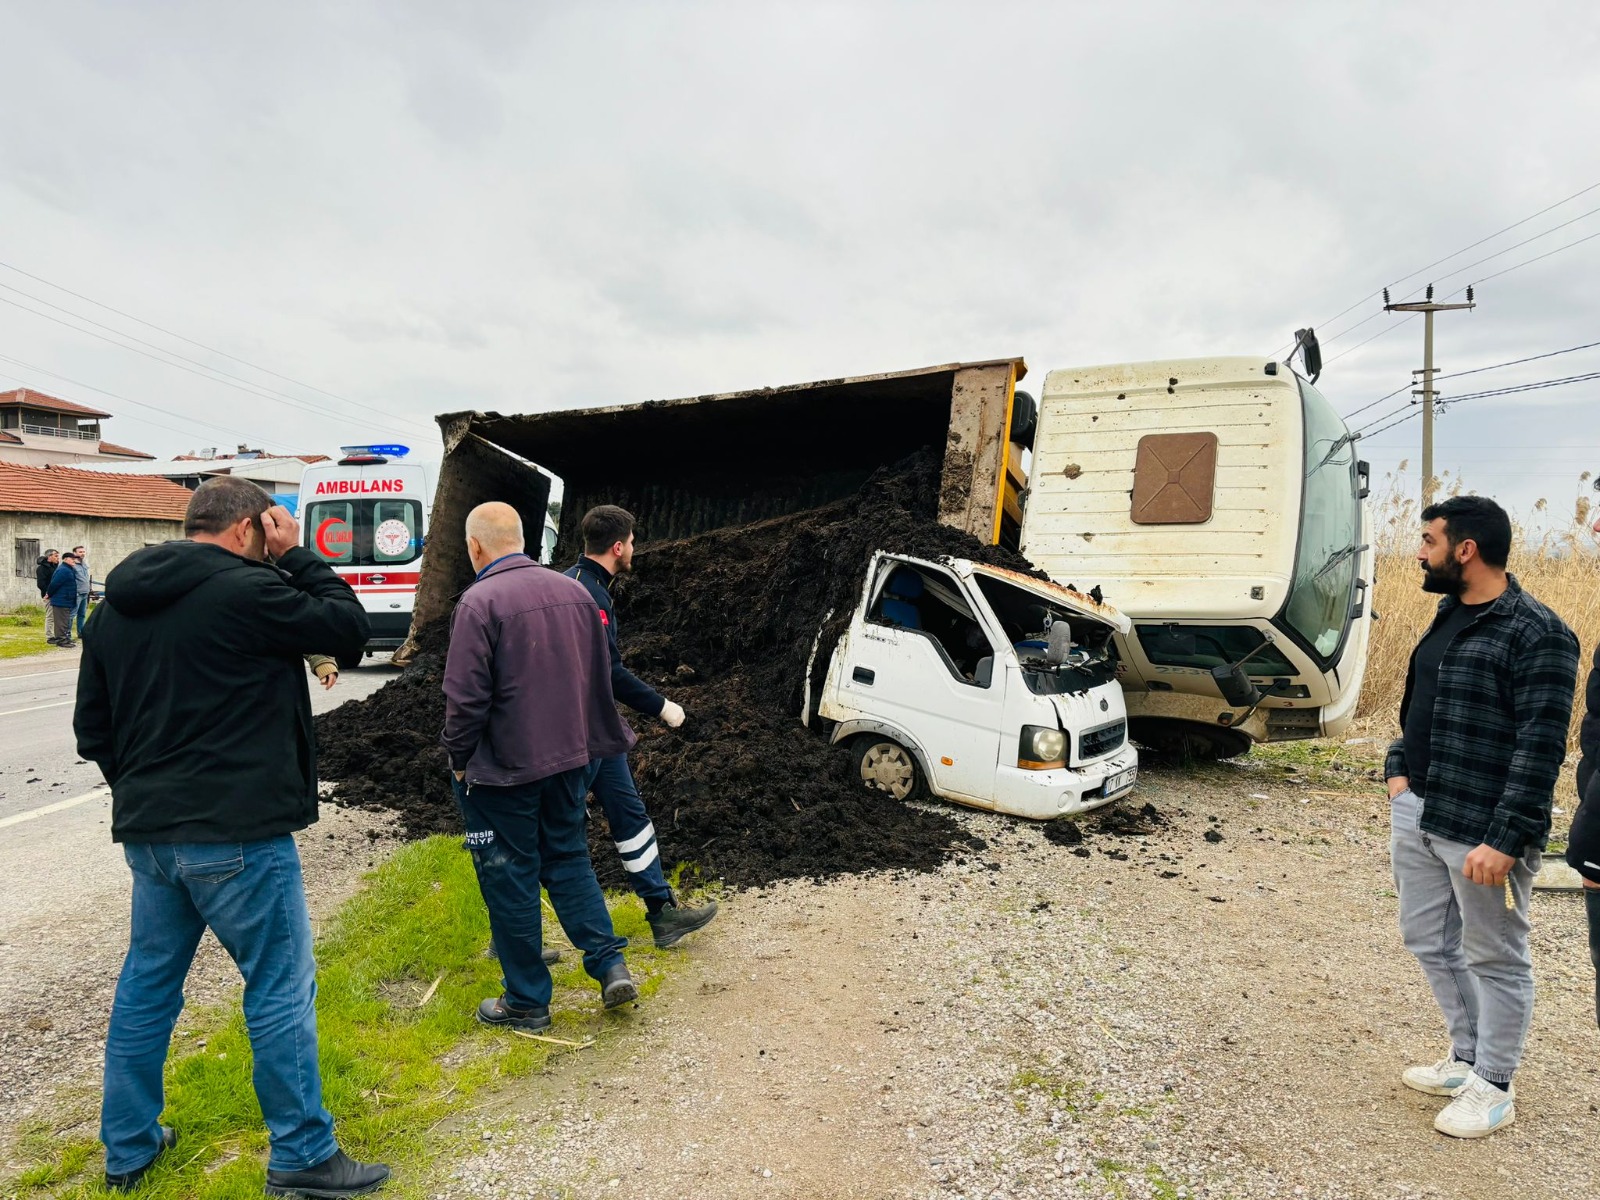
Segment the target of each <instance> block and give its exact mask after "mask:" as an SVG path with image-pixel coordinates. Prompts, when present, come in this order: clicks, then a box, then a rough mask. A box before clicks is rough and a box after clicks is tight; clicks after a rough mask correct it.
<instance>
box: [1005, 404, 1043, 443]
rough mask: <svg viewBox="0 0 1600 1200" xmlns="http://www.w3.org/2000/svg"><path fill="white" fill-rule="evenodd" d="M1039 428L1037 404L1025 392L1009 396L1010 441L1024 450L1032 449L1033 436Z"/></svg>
mask: <svg viewBox="0 0 1600 1200" xmlns="http://www.w3.org/2000/svg"><path fill="white" fill-rule="evenodd" d="M1038 428H1039V402H1038V401H1036V400H1035V399H1034V398H1033V397H1032V396H1031V395H1029V394H1028V393H1027V392H1013V393H1012V394H1011V440H1012V441H1013V442H1015V443H1016V444H1017V445H1019V446H1021V447H1022V448H1023V449H1024V450H1032V449H1033V434H1034V431H1035V430H1036V429H1038Z"/></svg>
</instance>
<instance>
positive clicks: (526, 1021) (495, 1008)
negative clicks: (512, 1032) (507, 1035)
mask: <svg viewBox="0 0 1600 1200" xmlns="http://www.w3.org/2000/svg"><path fill="white" fill-rule="evenodd" d="M478 1020H480V1021H482V1022H483V1023H484V1024H485V1025H506V1026H509V1027H511V1028H512V1029H526V1030H527V1031H528V1032H529V1033H533V1032H536V1031H538V1030H540V1029H549V1028H550V1007H549V1005H541V1006H539V1007H536V1008H512V1007H511V1005H509V1004H507V1003H506V998H505V997H504V996H491V997H490V998H489V999H487V1000H485V1001H484V1002H483V1003H482V1004H480V1005H478Z"/></svg>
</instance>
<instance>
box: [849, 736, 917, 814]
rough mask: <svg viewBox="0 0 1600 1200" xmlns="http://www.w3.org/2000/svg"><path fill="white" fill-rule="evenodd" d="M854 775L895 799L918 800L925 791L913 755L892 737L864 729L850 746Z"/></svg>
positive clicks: (871, 787) (867, 786)
mask: <svg viewBox="0 0 1600 1200" xmlns="http://www.w3.org/2000/svg"><path fill="white" fill-rule="evenodd" d="M851 760H852V762H854V764H855V771H856V778H857V779H859V780H860V781H861V785H862V786H863V787H866V788H870V789H871V790H873V791H878V792H884V793H886V794H887V795H889V796H890V797H891V798H893V799H895V800H920V799H922V798H923V797H924V796H926V795H927V791H928V789H927V781H926V780H924V779H923V777H922V768H921V767H920V766H918V765H917V756H916V755H914V754H912V753H911V751H909V750H907V749H906V748H905V747H904V746H902V745H901V744H900V743H899V742H897V741H895V740H894V739H893V738H890V737H884V736H883V735H882V734H878V733H864V734H862V735H861V736H860V737H858V738H856V740H855V743H854V744H853V745H852V747H851Z"/></svg>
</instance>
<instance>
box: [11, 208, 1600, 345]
mask: <svg viewBox="0 0 1600 1200" xmlns="http://www.w3.org/2000/svg"><path fill="white" fill-rule="evenodd" d="M1596 188H1600V183H1591V184H1590V185H1589V186H1588V187H1586V188H1581V189H1579V190H1578V191H1576V192H1573V193H1572V195H1570V196H1568V197H1567V198H1566V199H1565V200H1557V201H1556V202H1555V203H1554V204H1551V205H1548V206H1547V207H1545V208H1541V209H1540V210H1539V211H1538V212H1536V213H1533V214H1532V215H1531V216H1526V217H1523V218H1522V220H1520V221H1513V222H1512V223H1511V224H1509V225H1507V226H1506V227H1505V228H1504V229H1499V230H1496V231H1495V232H1494V233H1491V234H1490V235H1489V236H1488V237H1483V238H1479V239H1478V240H1477V241H1475V242H1473V243H1471V244H1470V245H1466V246H1463V247H1461V249H1459V250H1457V251H1455V252H1454V253H1452V254H1446V255H1445V256H1444V257H1443V258H1439V259H1435V260H1434V261H1433V262H1431V263H1429V264H1428V265H1427V266H1425V267H1418V268H1417V269H1416V270H1415V271H1412V272H1411V273H1410V274H1408V275H1402V276H1400V278H1399V279H1396V280H1394V281H1393V282H1391V283H1390V284H1389V287H1391V288H1396V287H1399V286H1400V285H1401V284H1402V283H1404V282H1405V281H1406V280H1408V279H1415V278H1416V277H1417V276H1418V275H1421V274H1423V273H1424V272H1426V271H1431V270H1433V268H1434V267H1437V266H1441V265H1443V264H1444V263H1447V262H1449V261H1450V260H1451V259H1452V258H1460V257H1461V256H1462V255H1463V254H1465V253H1467V251H1469V250H1476V249H1477V248H1478V247H1479V246H1482V245H1483V244H1485V243H1486V242H1492V241H1494V239H1495V238H1497V237H1499V236H1500V235H1501V234H1503V233H1510V232H1511V231H1512V230H1513V229H1517V228H1520V227H1521V226H1523V225H1526V224H1527V223H1528V222H1529V221H1533V220H1537V219H1538V218H1539V217H1542V216H1544V214H1545V213H1547V212H1553V211H1555V210H1556V209H1558V208H1560V207H1561V206H1562V205H1564V204H1571V203H1572V202H1573V201H1574V200H1576V199H1577V198H1578V197H1579V196H1587V195H1588V194H1589V193H1590V192H1592V191H1594V190H1595V189H1596ZM1557 228H1559V226H1558V227H1557ZM4 265H5V264H4V263H0V266H4ZM1382 294H1383V289H1382V288H1379V289H1378V290H1377V291H1375V292H1372V293H1371V294H1369V295H1366V296H1363V297H1361V299H1359V300H1357V301H1356V302H1355V303H1354V304H1352V305H1351V306H1350V307H1349V308H1346V309H1344V310H1343V311H1342V312H1337V313H1335V314H1334V315H1333V316H1331V317H1329V318H1328V319H1327V320H1326V321H1323V322H1321V324H1322V325H1332V324H1333V323H1334V322H1335V321H1337V320H1338V319H1339V318H1340V317H1342V316H1344V315H1345V313H1350V312H1354V311H1355V310H1356V309H1358V308H1360V307H1361V306H1362V305H1363V304H1365V303H1366V302H1367V301H1369V300H1374V299H1376V298H1377V297H1379V296H1381V295H1382ZM1363 323H1364V322H1363ZM1354 328H1355V326H1351V329H1354ZM1344 332H1345V333H1349V332H1350V330H1349V329H1347V330H1345V331H1344ZM1335 336H1339V337H1342V336H1344V335H1343V334H1338V335H1335ZM1284 349H1288V347H1284ZM1279 353H1280V354H1281V353H1282V351H1280V352H1279Z"/></svg>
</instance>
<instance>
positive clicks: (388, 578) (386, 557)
mask: <svg viewBox="0 0 1600 1200" xmlns="http://www.w3.org/2000/svg"><path fill="white" fill-rule="evenodd" d="M409 453H410V451H409V449H408V448H407V447H405V446H392V445H384V446H343V447H341V448H340V454H341V457H340V458H339V460H338V461H337V462H329V463H314V464H312V465H311V466H309V467H307V468H306V471H305V474H304V475H303V476H301V479H300V528H301V531H302V534H301V536H302V537H303V538H304V539H305V542H304V544H305V546H306V548H307V549H309V550H310V551H311V552H312V553H313V554H315V555H317V557H319V558H320V559H322V561H323V562H325V563H327V564H328V565H329V566H331V567H332V568H333V569H334V570H335V571H337V572H338V573H339V574H340V575H341V576H342V577H343V578H344V579H345V580H346V581H347V582H348V583H349V584H350V586H351V587H352V588H354V589H355V593H356V595H357V596H359V597H361V606H362V607H363V608H365V609H366V610H367V619H368V620H369V621H370V622H371V624H372V636H371V638H370V639H369V640H368V642H367V646H366V653H367V654H371V653H372V652H373V651H375V650H393V649H395V648H396V647H398V646H399V645H400V644H401V643H402V642H404V641H405V640H406V634H408V633H409V632H410V631H411V613H412V609H413V608H414V607H415V604H416V598H417V580H418V579H419V578H420V577H421V573H422V547H423V543H424V541H425V540H426V538H427V535H428V518H429V515H430V514H431V512H432V510H433V489H434V483H435V478H434V471H433V468H432V467H430V466H427V465H424V464H421V463H407V462H402V461H400V460H401V459H404V458H405V456H406V455H407V454H409ZM363 657H364V655H356V656H352V657H349V658H341V659H340V660H339V666H340V667H341V668H343V669H344V670H351V669H352V668H354V667H357V666H360V665H361V660H362V658H363Z"/></svg>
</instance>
